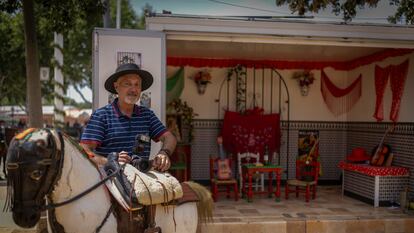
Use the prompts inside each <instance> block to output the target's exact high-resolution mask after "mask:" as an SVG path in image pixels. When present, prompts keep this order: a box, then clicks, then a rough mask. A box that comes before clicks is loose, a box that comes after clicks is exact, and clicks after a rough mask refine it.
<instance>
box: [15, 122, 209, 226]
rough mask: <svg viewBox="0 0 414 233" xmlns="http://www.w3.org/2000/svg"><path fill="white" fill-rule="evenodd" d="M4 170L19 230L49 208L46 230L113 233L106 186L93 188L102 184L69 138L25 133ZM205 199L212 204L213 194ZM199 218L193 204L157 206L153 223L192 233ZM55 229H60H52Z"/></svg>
mask: <svg viewBox="0 0 414 233" xmlns="http://www.w3.org/2000/svg"><path fill="white" fill-rule="evenodd" d="M7 168H8V173H9V177H8V185H9V194H10V196H11V197H10V199H9V201H8V205H10V207H11V210H12V211H13V219H14V221H15V222H16V224H18V225H19V226H22V227H32V226H34V225H35V224H36V223H37V222H38V220H39V218H40V212H41V211H42V210H48V229H49V232H54V231H57V232H60V231H62V230H63V231H64V232H73V233H77V232H79V233H81V232H82V233H85V232H91V233H92V232H108V233H113V232H117V229H118V226H117V219H116V216H115V215H114V213H113V212H112V211H111V210H112V208H111V205H112V204H111V197H110V195H111V194H110V193H109V192H108V190H107V189H106V187H105V185H99V186H98V185H96V184H98V183H100V182H101V183H102V177H101V174H100V173H99V171H98V169H97V168H96V166H95V165H94V164H93V163H92V162H91V161H90V160H89V159H88V158H87V156H85V154H84V153H83V152H82V150H81V148H80V147H79V145H78V144H77V143H74V142H73V141H72V140H71V139H70V138H69V137H68V136H65V135H62V134H60V133H58V132H57V131H55V130H50V129H29V130H26V131H25V132H23V133H21V134H19V135H17V136H16V137H15V139H14V140H13V141H12V143H11V145H10V148H9V151H8V155H7ZM94 185H95V186H97V187H96V188H93V189H92V191H91V192H89V193H86V194H85V195H83V196H81V197H79V198H76V196H78V195H82V193H84V192H85V190H87V189H90V188H91V187H92V186H94ZM204 189H205V188H204ZM207 192H208V191H207ZM207 196H209V195H207ZM73 198H75V200H72V199H73ZM45 199H47V202H45ZM207 199H209V200H207V203H209V204H208V205H210V203H211V196H210V197H209V198H207ZM66 202H68V203H66ZM211 205H212V204H211ZM210 207H211V206H210ZM209 214H210V213H208V214H207V215H209ZM198 216H199V214H198V212H197V204H196V203H195V202H187V203H185V204H182V205H179V206H168V207H165V206H161V205H157V207H156V216H155V223H156V226H159V227H161V229H162V232H163V233H168V232H178V233H186V232H196V230H197V224H198V222H199V221H198ZM210 216H211V215H210ZM56 223H58V224H56ZM59 224H60V225H59ZM57 226H59V228H60V226H61V227H63V229H61V228H60V230H59V229H58V230H56V228H57Z"/></svg>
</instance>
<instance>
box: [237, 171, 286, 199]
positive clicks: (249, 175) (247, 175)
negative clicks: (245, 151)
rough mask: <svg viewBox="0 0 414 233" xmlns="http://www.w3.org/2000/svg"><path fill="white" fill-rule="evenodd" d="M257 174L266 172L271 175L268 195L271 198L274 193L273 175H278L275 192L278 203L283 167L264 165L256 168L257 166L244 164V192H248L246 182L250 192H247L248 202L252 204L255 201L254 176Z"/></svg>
mask: <svg viewBox="0 0 414 233" xmlns="http://www.w3.org/2000/svg"><path fill="white" fill-rule="evenodd" d="M256 172H259V173H260V172H266V173H268V174H269V185H268V189H267V193H268V195H269V197H271V196H272V193H273V187H272V179H273V173H275V174H276V190H275V191H274V194H275V196H276V201H279V200H280V178H281V174H282V167H281V166H279V165H263V166H256V165H255V164H244V165H243V166H242V177H243V181H242V187H243V188H242V192H245V191H246V186H245V183H246V182H244V181H245V180H247V181H248V183H249V186H248V191H247V201H248V202H251V201H252V199H253V190H252V176H253V174H255V173H256Z"/></svg>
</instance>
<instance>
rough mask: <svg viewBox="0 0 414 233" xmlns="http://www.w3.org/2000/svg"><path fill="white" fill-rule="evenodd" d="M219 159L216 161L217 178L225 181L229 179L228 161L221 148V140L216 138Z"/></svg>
mask: <svg viewBox="0 0 414 233" xmlns="http://www.w3.org/2000/svg"><path fill="white" fill-rule="evenodd" d="M217 144H218V146H219V155H220V158H219V159H218V160H217V178H218V179H219V180H227V179H230V178H231V168H230V160H229V159H228V158H226V153H225V152H224V148H223V138H222V137H217Z"/></svg>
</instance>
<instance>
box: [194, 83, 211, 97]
mask: <svg viewBox="0 0 414 233" xmlns="http://www.w3.org/2000/svg"><path fill="white" fill-rule="evenodd" d="M208 83H209V82H208V81H203V80H199V81H196V84H197V92H198V94H200V95H202V94H204V93H205V92H206V88H207V84H208Z"/></svg>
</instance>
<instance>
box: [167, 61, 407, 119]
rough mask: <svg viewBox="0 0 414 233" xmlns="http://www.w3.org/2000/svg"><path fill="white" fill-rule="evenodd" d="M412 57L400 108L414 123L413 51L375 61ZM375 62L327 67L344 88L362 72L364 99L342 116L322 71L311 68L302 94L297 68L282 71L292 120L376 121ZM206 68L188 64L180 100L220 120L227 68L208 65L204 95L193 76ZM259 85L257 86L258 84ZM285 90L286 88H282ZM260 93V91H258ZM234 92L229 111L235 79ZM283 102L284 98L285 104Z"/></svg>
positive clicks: (388, 96)
mask: <svg viewBox="0 0 414 233" xmlns="http://www.w3.org/2000/svg"><path fill="white" fill-rule="evenodd" d="M407 58H409V59H410V66H409V70H408V76H407V80H406V84H405V91H404V94H403V96H402V101H401V108H400V117H399V122H414V108H413V107H411V105H410V103H409V102H410V100H412V99H414V54H411V55H406V56H401V57H395V58H388V59H386V60H384V61H381V62H378V63H376V64H378V65H380V66H381V67H385V66H387V65H390V64H393V65H397V64H400V63H402V62H403V61H405V59H407ZM374 68H375V64H370V65H366V66H362V67H359V68H356V69H354V70H351V71H349V72H347V71H338V70H334V69H332V68H325V69H324V71H325V73H326V74H327V76H328V77H329V78H330V80H331V81H332V82H333V83H334V84H335V85H337V86H338V87H340V88H345V87H347V86H349V85H350V84H351V83H352V82H353V81H354V80H355V79H356V78H357V77H358V76H359V74H360V73H361V74H362V95H361V98H360V99H359V100H358V102H356V104H355V105H354V107H353V108H352V109H351V110H350V111H349V112H348V113H347V114H342V115H340V116H334V114H332V113H331V112H330V110H329V109H328V108H327V106H326V104H325V102H324V100H323V98H322V95H321V91H320V85H321V76H320V75H321V73H320V71H319V70H312V72H313V73H314V76H315V78H316V80H315V82H314V83H313V84H312V85H311V87H310V91H309V94H308V96H302V95H301V94H300V89H299V85H298V83H297V81H296V80H294V79H292V78H291V76H292V74H293V72H294V71H296V70H279V72H280V74H281V75H282V76H283V78H284V79H285V81H286V83H287V86H288V88H289V92H290V103H291V104H290V119H291V120H298V121H338V122H340V121H375V118H374V117H373V114H374V110H375V101H376V95H375V82H374V75H375V71H374ZM177 69H178V67H171V66H168V67H167V75H168V77H170V76H171V75H172V74H174V72H175V71H176V70H177ZM202 69H203V68H194V67H188V66H187V67H185V71H184V76H185V77H184V78H185V84H184V85H185V87H184V91H183V93H182V95H181V99H182V100H184V101H186V102H187V103H188V104H189V106H191V107H192V108H193V109H194V112H195V113H197V114H198V116H197V117H196V118H197V119H217V118H218V117H217V116H218V115H217V112H218V109H217V102H215V100H216V99H217V98H218V93H219V88H220V84H221V82H222V81H223V80H224V79H225V78H226V76H227V68H206V69H207V70H209V71H210V72H211V76H212V80H211V82H212V83H211V84H208V86H207V90H206V92H205V94H204V95H199V94H198V93H197V88H196V84H195V83H194V81H193V80H192V79H191V78H190V77H192V76H193V75H194V74H195V73H196V72H197V71H199V70H202ZM256 72H257V73H256V85H257V86H260V85H261V84H260V83H261V80H262V78H261V74H262V73H261V70H260V71H259V70H258V71H256ZM248 77H249V86H250V87H251V88H252V79H253V71H252V69H249V70H248ZM265 80H266V81H265V84H266V86H268V85H269V82H270V81H269V80H270V71H269V70H266V71H265ZM275 85H276V86H275V87H276V90H278V87H277V82H276V84H275ZM251 88H250V89H248V90H247V96H248V101H247V102H248V103H247V107H249V106H251V103H252V99H251V98H252V92H253V91H252V89H251ZM256 88H258V87H256ZM282 89H283V88H282ZM256 91H258V92H261V90H258V89H257V90H256ZM230 93H231V102H230V106H231V107H230V110H233V111H234V110H235V80H232V86H231V88H230ZM275 95H276V96H274V97H273V98H274V99H273V102H274V103H273V111H274V112H275V111H276V112H277V111H278V103H277V102H278V95H277V92H276V93H275ZM225 96H226V88H225V86H224V87H223V91H222V98H221V99H222V102H221V103H222V107H223V108H225V107H226V106H225V105H226V97H225ZM261 98H262V96H259V97H258V98H257V102H258V103H259V105H261V101H262V100H261ZM264 98H265V106H266V108H265V109H266V112H269V108H270V107H268V106H269V103H270V102H269V101H270V100H269V99H270V98H269V95H268V94H266V95H265V96H264ZM283 100H286V95H285V94H284V95H283ZM391 100H392V95H391V90H390V83H388V85H387V87H386V91H385V95H384V122H388V121H389V112H390V108H391ZM283 102H284V101H282V103H283ZM286 108H287V105H286V104H283V105H282V112H283V114H282V118H281V119H282V120H284V119H286V111H287V109H286ZM222 117H223V111H221V115H220V118H222Z"/></svg>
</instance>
